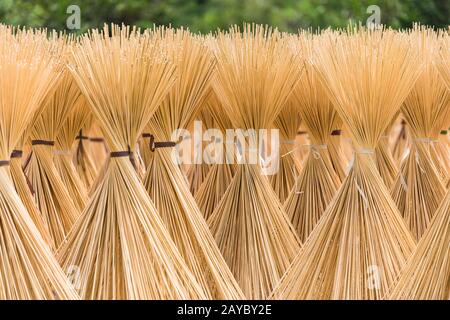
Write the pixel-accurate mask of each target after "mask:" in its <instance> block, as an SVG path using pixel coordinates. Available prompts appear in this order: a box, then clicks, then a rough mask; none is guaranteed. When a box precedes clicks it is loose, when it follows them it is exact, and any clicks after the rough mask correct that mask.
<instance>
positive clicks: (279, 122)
mask: <svg viewBox="0 0 450 320" xmlns="http://www.w3.org/2000/svg"><path fill="white" fill-rule="evenodd" d="M297 109H298V106H297V105H296V102H295V101H291V100H289V101H288V103H287V105H286V106H285V107H284V108H283V110H281V112H280V114H279V115H278V117H277V118H276V119H275V122H274V125H275V128H277V129H278V130H280V151H279V152H280V159H279V169H278V172H277V173H276V174H274V175H271V176H269V179H270V183H271V184H272V187H273V189H274V190H275V193H276V194H277V195H278V199H280V201H281V203H284V201H285V200H286V198H287V197H288V195H289V192H290V191H291V190H292V188H293V187H294V184H295V179H296V177H297V176H298V174H299V172H300V168H301V164H300V162H299V160H298V159H297V158H296V157H295V154H294V152H292V151H293V150H294V149H295V136H296V135H297V130H298V128H299V126H300V117H299V116H298V111H297Z"/></svg>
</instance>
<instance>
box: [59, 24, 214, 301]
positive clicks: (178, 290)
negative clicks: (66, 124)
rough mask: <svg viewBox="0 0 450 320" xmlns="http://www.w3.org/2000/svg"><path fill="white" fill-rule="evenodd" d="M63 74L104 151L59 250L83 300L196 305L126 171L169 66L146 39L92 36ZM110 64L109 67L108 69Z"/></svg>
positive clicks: (194, 291) (119, 33) (129, 33)
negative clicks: (99, 171) (92, 120)
mask: <svg viewBox="0 0 450 320" xmlns="http://www.w3.org/2000/svg"><path fill="white" fill-rule="evenodd" d="M73 55H74V64H73V65H70V66H69V68H70V70H71V72H72V74H73V76H74V78H75V79H76V81H77V84H78V86H79V88H80V89H81V91H82V92H83V95H84V97H85V98H86V100H87V101H88V103H89V105H90V109H91V111H92V113H93V114H94V116H95V117H96V119H97V121H98V124H99V125H100V126H101V130H102V132H103V133H104V137H105V140H106V143H107V145H108V147H109V149H110V150H111V153H110V159H109V160H108V163H107V164H106V165H105V169H104V171H103V175H102V177H99V178H100V180H99V182H98V183H97V187H96V188H95V190H94V191H93V194H92V196H91V198H90V200H89V202H88V203H87V204H86V207H85V210H84V212H83V214H82V216H81V217H80V219H79V220H78V221H77V223H76V224H75V225H74V227H73V229H72V230H71V232H70V233H69V235H68V236H67V238H66V241H65V242H64V244H63V245H62V246H61V248H60V250H59V252H58V258H59V261H60V262H61V265H62V266H63V268H64V269H65V270H68V269H70V268H71V267H73V266H76V267H77V271H78V272H77V274H78V275H79V277H78V283H77V284H78V288H79V292H80V295H81V297H82V298H84V299H198V298H206V297H207V293H206V291H205V290H204V289H203V288H202V287H200V286H199V285H198V283H197V282H196V281H195V279H194V277H193V276H192V274H191V273H190V271H189V270H188V268H187V266H186V264H185V263H184V261H183V259H182V258H181V256H180V254H179V253H178V250H177V249H176V247H175V245H174V244H173V242H172V240H171V239H170V235H169V234H168V232H167V231H166V229H165V227H164V225H163V222H162V221H161V219H160V218H159V215H158V212H157V211H156V208H155V207H154V205H153V203H152V202H151V200H150V198H149V197H148V194H147V193H146V191H145V189H144V187H143V186H142V184H141V182H140V181H139V177H138V176H137V174H136V171H135V169H134V168H133V164H132V162H133V153H132V150H133V149H134V146H135V144H136V143H137V139H138V137H139V136H140V134H141V133H142V131H143V129H144V128H145V125H146V124H147V122H148V121H149V120H150V117H151V116H152V114H153V112H154V111H155V110H156V108H157V107H158V105H159V104H160V103H161V101H162V100H163V99H164V97H165V96H166V95H167V93H168V92H169V90H170V88H171V86H172V85H173V83H174V81H175V79H176V74H175V67H174V65H173V63H171V62H169V61H168V60H167V59H166V58H165V57H164V56H162V55H161V43H160V42H159V41H158V40H157V39H155V37H154V36H153V35H152V34H148V33H147V34H145V35H141V34H140V32H139V30H136V29H133V30H130V28H129V27H122V28H119V27H117V26H113V27H112V28H111V29H108V28H107V27H105V28H104V30H103V32H100V31H98V30H93V31H92V32H90V33H89V34H87V35H84V36H82V37H81V39H80V41H79V43H77V44H76V47H75V48H74V53H73ZM111 66H114V68H111Z"/></svg>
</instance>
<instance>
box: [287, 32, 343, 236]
mask: <svg viewBox="0 0 450 320" xmlns="http://www.w3.org/2000/svg"><path fill="white" fill-rule="evenodd" d="M296 45H297V50H299V51H301V52H304V54H305V55H306V56H307V59H308V60H309V59H311V58H312V57H313V45H317V46H320V41H319V40H318V39H316V40H313V39H312V38H311V37H308V36H306V35H303V36H301V37H300V38H299V39H297V40H296ZM292 96H293V100H294V102H295V105H296V106H297V110H298V112H299V113H300V117H301V118H302V122H303V124H304V125H305V127H306V128H307V131H308V134H309V140H310V145H309V146H308V148H309V154H308V156H307V158H306V159H305V161H304V163H303V169H302V171H301V172H300V175H299V176H298V178H297V180H296V181H295V184H294V188H292V190H291V191H290V193H289V196H288V197H287V199H286V202H285V203H284V209H285V211H286V214H287V216H288V217H289V218H290V220H291V222H292V224H293V226H294V228H295V229H296V231H297V235H298V236H299V238H300V240H301V241H302V242H304V241H305V240H306V238H308V236H309V234H310V233H311V231H312V230H313V229H314V227H315V226H316V224H317V222H318V221H319V219H320V217H321V216H322V214H323V212H324V211H325V209H326V207H327V205H328V203H329V202H330V201H331V199H332V198H333V196H334V195H335V193H336V191H337V189H338V188H339V186H340V184H341V180H340V179H339V177H338V175H337V173H336V172H335V170H334V168H333V164H332V162H331V159H330V153H329V151H328V143H329V140H330V138H331V136H330V134H331V132H332V131H333V125H334V124H335V118H336V117H337V114H336V111H335V110H334V108H333V105H332V104H331V101H330V99H329V98H328V96H327V92H326V90H325V88H324V87H323V86H322V84H321V83H320V79H319V77H318V75H317V72H316V71H315V70H314V67H313V66H312V65H311V63H310V62H306V63H305V72H304V73H303V75H302V77H301V78H300V81H299V84H298V86H297V87H296V89H295V90H294V93H293V95H292Z"/></svg>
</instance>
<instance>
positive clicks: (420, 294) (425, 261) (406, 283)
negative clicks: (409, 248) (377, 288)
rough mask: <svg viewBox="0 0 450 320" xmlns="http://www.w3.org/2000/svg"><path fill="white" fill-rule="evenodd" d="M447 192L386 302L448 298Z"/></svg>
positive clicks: (449, 204) (449, 195)
mask: <svg viewBox="0 0 450 320" xmlns="http://www.w3.org/2000/svg"><path fill="white" fill-rule="evenodd" d="M449 226H450V191H447V195H446V196H445V198H444V201H443V202H442V203H441V205H440V207H439V208H438V209H437V211H436V213H435V215H434V216H433V218H432V219H431V222H430V226H429V227H428V228H427V230H426V231H425V233H424V234H423V236H422V238H421V239H420V241H419V243H418V244H417V249H416V250H415V251H414V254H413V256H412V257H411V258H410V259H409V261H408V264H407V265H406V267H405V268H404V269H403V271H402V274H401V277H400V280H399V281H398V283H397V285H396V286H395V287H394V288H393V289H392V292H391V293H390V294H389V295H388V296H387V298H388V299H406V300H412V299H414V300H425V299H429V300H437V299H440V300H448V299H450V250H449V247H450V228H449Z"/></svg>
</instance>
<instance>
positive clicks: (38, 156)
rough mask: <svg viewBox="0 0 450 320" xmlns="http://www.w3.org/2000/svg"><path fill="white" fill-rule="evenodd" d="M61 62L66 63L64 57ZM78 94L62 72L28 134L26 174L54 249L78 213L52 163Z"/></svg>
mask: <svg viewBox="0 0 450 320" xmlns="http://www.w3.org/2000/svg"><path fill="white" fill-rule="evenodd" d="M55 41H57V42H58V46H65V39H63V38H60V39H57V40H55ZM66 50H67V49H64V48H63V49H61V51H66ZM61 54H62V55H65V54H66V53H65V52H62V53H61ZM62 59H64V60H66V59H67V57H63V58H62ZM80 94H81V93H80V91H79V90H78V87H77V84H76V83H75V81H74V79H73V77H72V75H71V74H70V72H69V70H67V69H65V70H64V71H63V74H62V76H61V80H60V82H59V84H58V85H57V89H56V91H55V93H54V94H53V95H52V96H50V97H48V99H47V100H46V101H45V102H44V105H43V108H44V111H43V112H42V113H41V115H40V116H39V117H38V118H37V119H36V121H35V122H34V124H33V128H32V129H31V134H30V136H31V139H32V140H31V144H32V146H31V151H32V155H31V160H30V161H29V163H28V165H27V167H26V169H25V173H26V174H27V176H28V178H29V179H30V182H31V185H32V187H33V190H34V196H35V199H36V203H37V206H38V208H39V211H40V212H41V214H42V216H43V218H44V220H45V221H46V223H47V225H48V228H49V233H50V236H51V238H52V241H53V246H54V247H55V248H58V247H59V245H60V244H61V243H62V241H63V240H64V238H65V237H66V235H67V234H68V233H69V231H70V229H71V228H72V225H73V224H74V223H75V220H76V219H77V218H78V217H79V216H80V213H81V210H80V208H79V207H77V205H76V204H75V202H74V201H73V200H72V195H71V193H69V190H68V189H67V185H66V184H65V183H64V182H63V180H62V179H61V177H60V176H59V173H58V171H57V170H56V167H55V165H54V163H53V157H54V144H55V140H56V137H57V134H58V132H59V130H60V129H61V127H62V126H63V124H64V122H65V120H66V119H67V116H68V113H69V112H70V110H71V109H72V108H73V107H74V106H75V104H76V102H77V100H78V99H79V97H80Z"/></svg>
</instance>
